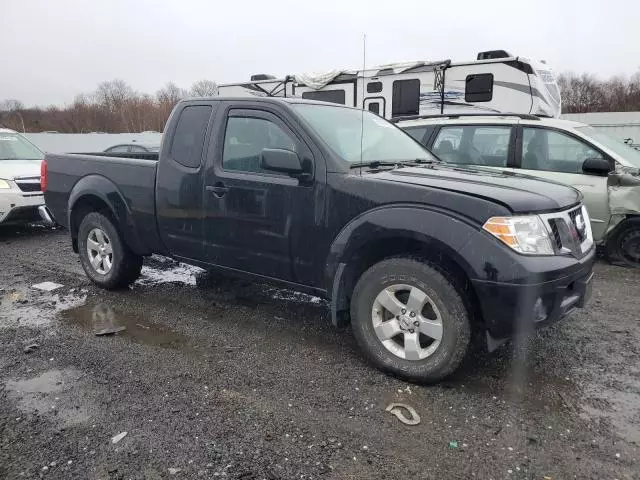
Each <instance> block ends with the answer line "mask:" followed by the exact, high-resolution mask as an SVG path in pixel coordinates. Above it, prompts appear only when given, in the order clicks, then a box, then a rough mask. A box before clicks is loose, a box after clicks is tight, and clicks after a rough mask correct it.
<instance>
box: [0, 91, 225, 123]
mask: <svg viewBox="0 0 640 480" xmlns="http://www.w3.org/2000/svg"><path fill="white" fill-rule="evenodd" d="M217 92H218V86H217V85H216V83H215V82H213V81H211V80H200V81H197V82H195V83H194V84H193V85H192V86H191V88H190V89H188V90H185V89H182V88H180V87H178V86H177V85H175V84H174V83H172V82H169V83H167V84H166V85H165V86H164V87H163V88H161V89H160V90H158V91H157V92H156V93H155V95H149V94H144V93H139V92H136V91H134V90H133V88H131V86H130V85H128V84H127V83H126V82H124V81H122V80H113V81H109V82H102V83H101V84H100V85H98V88H97V89H96V91H95V92H93V93H90V94H80V95H77V96H76V98H75V99H74V100H73V102H72V103H71V104H70V105H67V106H65V107H57V106H50V107H47V108H40V107H33V108H26V107H25V106H24V104H22V102H20V101H18V100H5V101H4V102H0V126H4V127H6V128H11V129H13V130H17V131H19V132H23V131H24V132H47V131H50V132H59V133H90V132H105V133H123V132H144V131H156V132H162V130H163V128H164V124H165V122H166V121H167V118H169V113H171V110H172V109H173V107H174V106H175V104H176V103H178V102H179V101H180V100H182V99H183V98H187V97H206V96H212V95H216V94H217Z"/></svg>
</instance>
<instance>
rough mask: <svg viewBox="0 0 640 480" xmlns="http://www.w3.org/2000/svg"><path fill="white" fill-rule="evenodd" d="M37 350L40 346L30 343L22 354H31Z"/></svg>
mask: <svg viewBox="0 0 640 480" xmlns="http://www.w3.org/2000/svg"><path fill="white" fill-rule="evenodd" d="M39 348H40V345H38V344H37V343H32V344H31V345H27V346H26V347H24V350H23V352H24V353H31V352H34V351H36V350H37V349H39Z"/></svg>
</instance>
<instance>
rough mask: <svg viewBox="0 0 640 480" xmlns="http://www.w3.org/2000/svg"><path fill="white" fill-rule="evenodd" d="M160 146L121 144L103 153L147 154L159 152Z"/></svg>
mask: <svg viewBox="0 0 640 480" xmlns="http://www.w3.org/2000/svg"><path fill="white" fill-rule="evenodd" d="M159 151H160V145H147V144H143V143H121V144H120V145H114V146H113V147H109V148H107V149H106V150H105V153H148V152H159Z"/></svg>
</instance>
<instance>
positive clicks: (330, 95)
mask: <svg viewBox="0 0 640 480" xmlns="http://www.w3.org/2000/svg"><path fill="white" fill-rule="evenodd" d="M302 98H306V99H307V100H317V101H319V102H331V103H339V104H340V105H344V104H345V94H344V90H312V91H310V92H302Z"/></svg>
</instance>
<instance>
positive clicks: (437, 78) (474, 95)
mask: <svg viewBox="0 0 640 480" xmlns="http://www.w3.org/2000/svg"><path fill="white" fill-rule="evenodd" d="M218 92H219V94H220V95H225V96H247V95H253V96H279V97H302V98H308V99H312V100H321V101H326V102H333V103H339V104H344V105H350V106H354V107H361V108H364V109H367V110H370V111H372V112H374V113H377V114H379V115H381V116H383V117H386V118H398V117H406V116H414V115H432V114H453V113H470V112H477V113H482V112H510V113H520V114H534V115H540V116H547V117H559V116H560V109H561V101H560V90H559V89H558V85H557V84H556V81H555V78H554V76H553V74H552V72H551V70H550V69H549V68H548V67H547V66H546V64H545V63H544V62H533V61H531V60H527V59H525V58H522V57H515V56H512V55H510V54H508V53H507V52H505V51H504V50H493V51H489V52H480V53H479V54H478V58H477V60H475V61H469V62H459V63H453V62H451V60H445V61H440V62H412V63H403V64H392V65H383V66H380V67H375V68H367V69H366V70H336V71H332V72H327V73H324V74H320V75H290V76H287V77H285V78H284V79H276V78H275V77H273V76H270V75H253V76H252V77H251V81H250V82H246V83H233V84H227V85H220V86H219V89H218Z"/></svg>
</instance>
